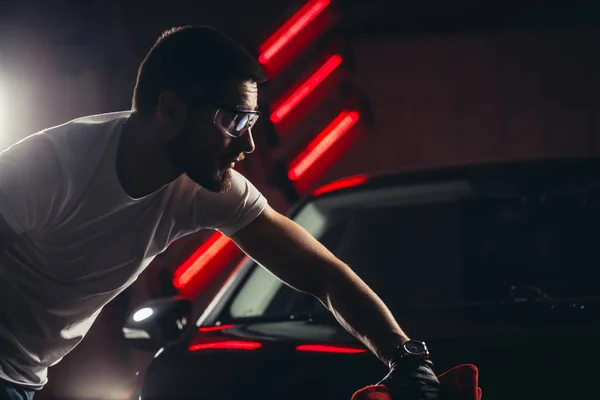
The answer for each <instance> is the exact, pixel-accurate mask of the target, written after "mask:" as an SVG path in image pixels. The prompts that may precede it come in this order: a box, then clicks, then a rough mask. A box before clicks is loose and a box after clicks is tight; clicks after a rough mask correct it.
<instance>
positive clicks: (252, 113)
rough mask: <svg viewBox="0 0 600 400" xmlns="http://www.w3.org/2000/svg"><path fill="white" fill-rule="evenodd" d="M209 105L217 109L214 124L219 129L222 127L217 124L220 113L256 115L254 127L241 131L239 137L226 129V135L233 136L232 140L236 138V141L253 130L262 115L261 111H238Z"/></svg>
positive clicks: (213, 104) (219, 105)
mask: <svg viewBox="0 0 600 400" xmlns="http://www.w3.org/2000/svg"><path fill="white" fill-rule="evenodd" d="M207 104H208V105H210V106H212V107H214V108H216V109H217V110H216V111H215V114H214V115H213V124H215V126H217V127H220V126H219V125H218V124H217V117H218V116H219V112H220V111H224V112H228V113H231V114H249V115H255V116H256V117H255V118H254V122H252V125H251V126H248V127H247V128H246V129H244V130H243V131H241V132H240V133H239V134H238V135H235V134H233V133H231V132H229V130H228V128H226V129H225V133H226V134H227V135H228V136H231V137H232V138H236V139H237V138H240V137H242V136H244V133H246V132H247V131H248V130H250V129H252V127H253V126H254V125H255V124H256V121H258V118H259V117H260V114H261V112H260V111H246V110H238V109H235V108H231V107H227V106H223V105H221V104H216V103H209V102H207Z"/></svg>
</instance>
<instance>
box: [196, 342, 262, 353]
mask: <svg viewBox="0 0 600 400" xmlns="http://www.w3.org/2000/svg"><path fill="white" fill-rule="evenodd" d="M260 347H262V343H259V342H246V341H243V340H225V341H223V342H209V343H199V344H194V345H191V346H190V347H188V350H189V351H198V350H209V349H220V350H223V349H225V350H256V349H258V348H260Z"/></svg>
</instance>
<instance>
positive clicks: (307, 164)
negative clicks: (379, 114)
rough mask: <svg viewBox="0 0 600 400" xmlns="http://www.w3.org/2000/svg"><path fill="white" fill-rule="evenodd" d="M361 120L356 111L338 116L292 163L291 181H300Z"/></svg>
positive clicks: (289, 174)
mask: <svg viewBox="0 0 600 400" xmlns="http://www.w3.org/2000/svg"><path fill="white" fill-rule="evenodd" d="M359 119H360V114H359V113H358V112H356V111H343V112H342V113H341V114H340V115H338V116H337V117H336V118H335V119H334V120H333V121H332V122H331V123H330V124H329V125H328V126H327V127H326V128H325V129H323V131H321V133H319V135H317V137H316V138H314V139H313V141H312V142H310V144H309V145H308V146H307V147H306V150H305V151H304V152H303V153H302V154H301V155H300V156H299V157H297V158H296V159H294V161H292V163H291V167H290V169H289V171H288V177H289V178H290V180H292V181H295V180H298V179H299V178H300V177H301V176H302V175H304V174H305V173H306V171H308V170H309V169H310V168H311V167H312V166H313V165H314V164H315V163H316V162H317V160H318V159H319V158H321V157H322V156H323V155H324V154H325V153H327V151H328V150H329V149H330V148H331V147H332V146H333V145H334V144H335V143H336V142H337V141H339V140H340V139H341V138H342V136H344V134H346V133H347V132H348V131H349V130H350V128H352V127H353V126H354V125H355V124H356V123H357V122H358V120H359Z"/></svg>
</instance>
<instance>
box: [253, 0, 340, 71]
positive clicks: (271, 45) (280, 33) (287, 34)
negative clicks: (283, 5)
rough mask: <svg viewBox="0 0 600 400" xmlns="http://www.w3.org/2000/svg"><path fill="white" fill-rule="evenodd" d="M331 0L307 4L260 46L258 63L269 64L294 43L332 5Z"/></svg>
mask: <svg viewBox="0 0 600 400" xmlns="http://www.w3.org/2000/svg"><path fill="white" fill-rule="evenodd" d="M330 3H331V2H330V0H312V1H309V2H308V3H306V4H305V5H304V6H303V7H302V8H301V9H300V10H298V11H297V12H296V13H295V14H294V15H293V16H292V17H291V18H290V19H289V20H287V21H286V23H284V24H283V25H282V26H281V27H280V28H279V29H277V31H275V33H274V34H273V35H271V36H270V37H269V38H268V39H267V41H266V42H265V43H264V44H263V45H262V46H260V48H259V49H260V55H259V56H258V62H260V63H261V64H266V63H268V62H269V61H270V60H271V59H272V58H273V57H274V56H275V55H276V54H277V53H279V51H280V50H281V49H282V48H284V47H285V46H286V45H287V44H288V43H289V42H291V41H292V39H294V38H295V37H296V36H297V35H298V34H299V33H300V32H301V31H302V30H303V29H304V28H306V26H308V24H310V22H311V21H312V20H314V19H315V18H316V17H317V15H319V14H320V13H321V12H322V11H323V10H324V9H325V8H327V6H328V5H329V4H330Z"/></svg>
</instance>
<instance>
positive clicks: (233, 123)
mask: <svg viewBox="0 0 600 400" xmlns="http://www.w3.org/2000/svg"><path fill="white" fill-rule="evenodd" d="M257 120H258V114H254V113H231V112H228V111H223V110H219V111H218V112H217V115H216V117H215V124H216V125H217V126H219V127H220V128H222V129H223V130H225V132H227V133H228V134H230V135H232V136H235V137H239V136H241V135H243V134H244V132H246V131H247V130H248V129H250V128H252V127H253V126H254V124H255V123H256V121H257Z"/></svg>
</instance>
